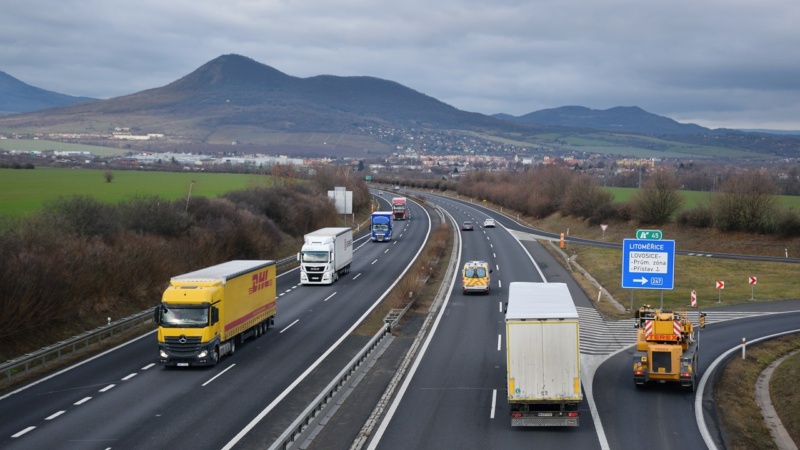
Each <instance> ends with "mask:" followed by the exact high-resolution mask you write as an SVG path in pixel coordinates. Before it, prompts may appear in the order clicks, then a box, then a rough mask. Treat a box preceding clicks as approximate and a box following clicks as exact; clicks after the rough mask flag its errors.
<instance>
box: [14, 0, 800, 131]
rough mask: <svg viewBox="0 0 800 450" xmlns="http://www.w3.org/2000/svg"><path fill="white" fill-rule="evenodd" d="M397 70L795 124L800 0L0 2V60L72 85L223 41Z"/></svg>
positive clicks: (458, 90)
mask: <svg viewBox="0 0 800 450" xmlns="http://www.w3.org/2000/svg"><path fill="white" fill-rule="evenodd" d="M229 53H236V54H240V55H243V56H247V57H249V58H252V59H254V60H256V61H258V62H260V63H263V64H266V65H268V66H271V67H273V68H275V69H277V70H279V71H281V72H283V73H286V74H287V75H292V76H296V77H302V78H305V77H311V76H315V75H323V74H326V75H339V76H352V75H359V76H360V75H364V76H372V77H378V78H383V79H387V80H392V81H396V82H398V83H400V84H402V85H404V86H407V87H409V88H412V89H414V90H417V91H419V92H422V93H424V94H427V95H429V96H431V97H434V98H436V99H438V100H440V101H442V102H445V103H447V104H449V105H452V106H454V107H456V108H458V109H462V110H465V111H473V112H480V113H484V114H494V113H500V112H503V113H508V114H513V115H522V114H526V113H529V112H533V111H538V110H541V109H546V108H557V107H560V106H570V105H579V106H585V107H588V108H593V109H608V108H612V107H614V106H639V107H641V108H643V109H644V110H646V111H649V112H652V113H655V114H659V115H662V116H667V117H670V118H672V119H675V120H677V121H679V122H684V123H685V122H691V123H697V124H699V125H703V126H706V127H710V128H720V127H727V128H771V129H784V130H800V1H797V0H758V1H755V0H545V1H542V0H425V1H420V0H403V1H397V0H392V1H385V0H336V1H330V0H136V1H132V0H55V1H54V0H4V1H3V7H2V8H1V10H0V70H2V71H4V72H6V73H7V74H9V75H11V76H13V77H15V78H17V79H19V80H20V81H22V82H25V83H27V84H30V85H32V86H36V87H39V88H43V89H47V90H50V91H55V92H59V93H62V94H69V95H75V96H87V97H95V98H111V97H116V96H120V95H126V94H131V93H134V92H138V91H142V90H145V89H150V88H155V87H160V86H164V85H166V84H168V83H170V82H172V81H175V80H177V79H179V78H181V77H183V76H185V75H187V74H189V73H191V72H192V71H194V70H195V69H197V68H198V67H200V66H201V65H203V64H205V63H206V62H208V61H210V60H212V59H214V58H216V57H218V56H220V55H223V54H229Z"/></svg>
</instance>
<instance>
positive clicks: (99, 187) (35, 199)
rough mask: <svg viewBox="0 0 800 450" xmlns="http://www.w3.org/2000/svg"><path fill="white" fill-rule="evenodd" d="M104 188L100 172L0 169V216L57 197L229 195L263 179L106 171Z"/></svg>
mask: <svg viewBox="0 0 800 450" xmlns="http://www.w3.org/2000/svg"><path fill="white" fill-rule="evenodd" d="M112 173H113V180H112V181H111V182H110V183H107V182H106V180H105V171H104V170H88V169H56V168H47V167H40V168H36V169H33V170H25V169H0V214H5V215H25V214H29V213H31V212H34V211H37V210H39V209H40V208H41V207H42V205H44V203H45V202H46V201H47V200H51V199H55V198H58V197H60V196H73V195H88V196H92V197H94V198H96V199H97V200H100V201H103V202H109V203H115V202H118V201H120V200H127V199H131V198H133V197H136V196H140V195H156V196H159V197H163V198H166V199H177V198H186V197H187V196H188V195H189V188H190V186H191V195H193V196H195V195H197V196H203V197H209V198H213V197H217V196H219V195H221V194H224V193H226V192H230V191H236V190H242V189H246V188H249V187H255V186H267V185H268V184H269V183H270V181H269V176H267V175H243V174H225V173H197V172H186V173H183V172H179V173H173V172H142V171H119V170H118V171H112Z"/></svg>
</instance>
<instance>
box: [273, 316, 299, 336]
mask: <svg viewBox="0 0 800 450" xmlns="http://www.w3.org/2000/svg"><path fill="white" fill-rule="evenodd" d="M297 322H300V319H295V321H294V322H292V323H290V324H289V325H287V326H286V328H284V329H282V330H281V331H279V332H278V334H280V333H283V332H284V331H286V330H288V329H289V328H290V327H291V326H292V325H294V324H296V323H297Z"/></svg>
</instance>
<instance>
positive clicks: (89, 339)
mask: <svg viewBox="0 0 800 450" xmlns="http://www.w3.org/2000/svg"><path fill="white" fill-rule="evenodd" d="M296 262H297V256H295V255H292V256H289V257H286V258H283V259H279V260H277V261H276V264H275V265H276V267H277V269H278V270H285V269H287V268H289V267H292V266H293V265H294V263H296ZM152 323H153V310H152V309H148V310H146V311H142V312H140V313H136V314H134V315H132V316H128V317H125V318H123V319H119V320H117V321H114V322H112V321H111V319H109V321H108V324H107V325H104V326H101V327H98V328H96V329H94V330H90V331H87V332H85V333H83V334H80V335H78V336H74V337H72V338H70V339H67V340H65V341H61V342H58V343H56V344H53V345H50V346H47V347H44V348H42V349H40V350H37V351H35V352H33V353H28V354H26V355H23V356H20V357H18V358H14V359H11V360H8V361H6V362H5V363H3V364H0V373H1V374H3V379H4V381H5V382H10V381H11V380H12V378H14V377H15V376H20V375H26V374H30V373H31V372H32V371H34V370H42V369H43V368H45V367H47V366H49V365H53V364H55V363H59V362H62V361H63V359H65V358H67V357H70V356H74V355H75V354H77V353H80V352H83V351H86V350H87V349H88V348H89V347H90V346H94V345H98V344H100V343H102V342H103V341H107V340H108V339H110V338H112V337H114V336H119V335H121V334H122V333H124V332H126V331H129V330H130V329H132V328H137V327H142V326H145V325H148V324H152Z"/></svg>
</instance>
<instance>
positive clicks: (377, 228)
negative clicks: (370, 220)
mask: <svg viewBox="0 0 800 450" xmlns="http://www.w3.org/2000/svg"><path fill="white" fill-rule="evenodd" d="M372 229H373V230H375V231H389V225H386V224H385V223H376V224H373V225H372Z"/></svg>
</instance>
